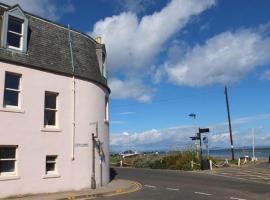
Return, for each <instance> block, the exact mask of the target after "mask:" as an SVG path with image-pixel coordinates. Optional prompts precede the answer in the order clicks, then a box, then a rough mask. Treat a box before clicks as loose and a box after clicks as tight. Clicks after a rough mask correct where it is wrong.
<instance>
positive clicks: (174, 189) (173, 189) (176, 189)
mask: <svg viewBox="0 0 270 200" xmlns="http://www.w3.org/2000/svg"><path fill="white" fill-rule="evenodd" d="M166 189H167V190H172V191H179V189H178V188H166Z"/></svg>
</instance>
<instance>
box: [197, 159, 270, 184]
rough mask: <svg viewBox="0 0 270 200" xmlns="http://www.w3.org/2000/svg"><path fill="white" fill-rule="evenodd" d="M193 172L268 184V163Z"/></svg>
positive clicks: (269, 176) (269, 178)
mask: <svg viewBox="0 0 270 200" xmlns="http://www.w3.org/2000/svg"><path fill="white" fill-rule="evenodd" d="M195 173H206V174H210V175H217V176H224V177H234V178H237V179H243V180H249V181H252V182H259V183H267V184H270V163H258V164H257V163H255V164H252V163H251V164H248V165H243V166H241V167H237V166H235V167H223V168H215V169H213V170H212V171H210V170H205V171H196V172H195Z"/></svg>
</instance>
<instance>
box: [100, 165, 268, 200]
mask: <svg viewBox="0 0 270 200" xmlns="http://www.w3.org/2000/svg"><path fill="white" fill-rule="evenodd" d="M115 173H116V177H115V178H121V179H129V180H134V181H137V182H139V183H141V184H142V186H143V188H142V190H140V191H138V192H135V193H129V194H124V195H120V196H113V197H105V198H99V199H107V200H108V199H110V200H118V199H122V200H123V199H125V200H137V199H143V200H163V199H164V200H173V199H178V200H179V199H183V200H195V199H205V200H206V199H207V200H215V199H222V200H224V199H228V200H270V184H266V183H258V182H253V181H252V180H244V179H238V178H234V177H229V176H228V177H225V176H218V175H210V174H207V173H196V172H195V173H194V172H184V171H170V170H151V169H134V168H115Z"/></svg>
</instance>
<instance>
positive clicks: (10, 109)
mask: <svg viewBox="0 0 270 200" xmlns="http://www.w3.org/2000/svg"><path fill="white" fill-rule="evenodd" d="M0 112H12V113H22V114H24V113H25V110H23V109H21V108H19V107H15V106H6V107H1V108H0Z"/></svg>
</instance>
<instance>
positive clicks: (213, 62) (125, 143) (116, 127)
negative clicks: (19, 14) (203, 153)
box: [1, 0, 270, 151]
mask: <svg viewBox="0 0 270 200" xmlns="http://www.w3.org/2000/svg"><path fill="white" fill-rule="evenodd" d="M1 1H2V2H3V3H7V4H10V5H13V4H16V3H19V4H20V5H21V7H22V8H23V9H25V10H27V11H29V12H31V13H34V14H36V15H39V16H42V17H44V18H47V19H50V20H53V21H55V22H57V23H60V24H63V25H66V26H67V24H70V26H71V27H72V28H74V29H77V30H79V31H81V32H84V33H87V34H89V35H90V36H92V37H93V38H95V37H97V36H101V37H102V42H103V43H105V45H106V49H107V61H106V62H107V68H108V82H109V87H110V88H111V91H112V92H111V96H110V145H111V151H122V150H127V149H134V150H139V151H143V150H170V149H179V148H187V147H190V146H191V145H192V144H193V143H194V142H193V141H191V140H190V138H189V137H190V136H193V135H194V134H195V132H196V130H197V128H198V127H201V128H205V127H209V128H210V133H208V134H206V135H204V136H207V137H208V140H209V147H210V148H230V140H229V129H228V122H227V112H226V103H225V96H224V86H225V85H227V87H228V94H229V102H230V111H231V119H232V131H233V140H234V146H235V147H244V146H251V145H252V134H253V133H254V135H255V144H256V146H270V123H269V121H270V92H269V89H270V68H269V65H270V12H269V9H270V1H268V0H260V1H257V0H250V1H246V0H235V1H232V0H91V1H85V0H76V1H75V0H1ZM190 113H195V114H196V119H194V118H192V117H190V116H189V114H190Z"/></svg>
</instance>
